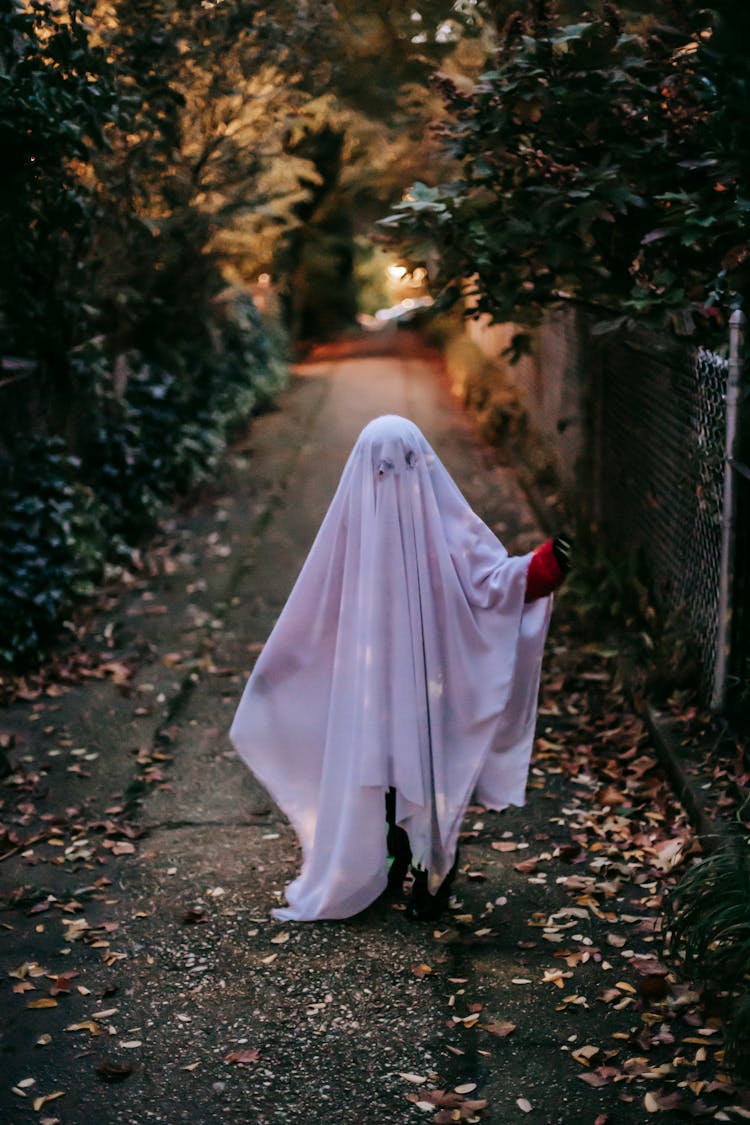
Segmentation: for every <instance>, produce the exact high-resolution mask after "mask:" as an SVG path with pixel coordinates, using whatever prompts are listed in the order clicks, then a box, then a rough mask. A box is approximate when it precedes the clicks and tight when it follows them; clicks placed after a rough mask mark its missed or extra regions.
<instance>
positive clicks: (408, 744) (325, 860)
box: [230, 415, 564, 921]
mask: <svg viewBox="0 0 750 1125" xmlns="http://www.w3.org/2000/svg"><path fill="white" fill-rule="evenodd" d="M563 570H564V559H563V555H562V553H561V549H560V543H556V544H555V545H553V544H552V543H551V542H550V543H547V544H545V545H544V546H543V547H542V548H541V549H540V550H539V551H537V552H535V553H533V554H528V555H522V556H517V557H510V556H509V555H508V553H507V551H506V550H505V548H504V547H503V546H502V544H501V543H500V541H499V540H498V539H497V537H496V536H495V535H494V534H493V533H492V532H491V531H490V529H489V528H488V527H487V526H486V525H485V524H484V523H483V522H482V520H481V519H480V518H479V517H478V516H477V515H475V513H474V512H473V511H472V509H471V508H470V507H469V505H468V503H467V501H466V500H465V499H464V497H463V495H462V494H461V492H460V491H459V489H458V487H457V486H456V484H455V483H454V481H453V479H452V478H451V476H450V475H449V473H448V472H447V470H446V469H445V467H444V466H443V465H442V463H441V462H440V460H439V458H438V457H437V455H436V454H435V453H434V451H433V450H432V448H431V447H430V445H429V444H428V442H427V441H426V440H425V438H424V436H423V435H422V433H421V432H420V430H419V429H418V428H417V427H416V426H415V425H414V424H413V423H412V422H410V421H408V420H407V419H405V418H400V417H398V416H396V415H386V416H385V417H382V418H376V419H375V420H374V421H373V422H370V423H369V425H367V426H366V427H365V429H364V430H363V431H362V433H361V434H360V436H359V438H358V439H357V442H356V444H355V446H354V449H353V450H352V452H351V454H350V456H349V459H348V461H347V463H346V466H345V468H344V471H343V474H342V476H341V481H340V483H339V486H338V489H337V490H336V493H335V495H334V497H333V500H332V502H331V505H330V507H329V509H328V512H327V513H326V516H325V518H324V520H323V523H322V525H321V527H320V530H319V532H318V534H317V536H316V538H315V541H314V543H313V545H312V547H311V549H310V553H309V555H308V556H307V559H306V561H305V563H304V566H303V567H302V570H301V572H300V574H299V577H298V579H297V581H296V583H295V585H294V588H293V590H292V592H291V594H290V596H289V599H288V601H287V603H286V605H285V607H284V609H283V611H282V613H281V616H280V617H279V619H278V621H277V623H276V625H275V627H274V629H273V632H272V633H271V636H270V637H269V639H268V641H267V643H266V645H265V647H264V649H263V651H262V653H261V655H260V656H259V658H258V661H257V663H256V665H255V668H254V670H253V673H252V675H251V676H250V678H249V680H248V682H247V685H246V687H245V690H244V693H243V695H242V698H241V700H240V703H239V706H238V708H237V712H236V714H235V717H234V721H233V723H232V727H231V730H230V738H231V741H232V743H233V745H234V747H235V749H236V751H237V752H238V754H239V755H240V756H241V757H242V758H243V760H244V761H245V762H246V764H247V765H248V766H249V767H250V769H251V770H252V771H253V773H254V774H255V775H256V777H257V778H258V779H259V780H260V781H261V782H262V783H263V785H264V786H265V787H266V788H267V789H268V791H269V793H270V794H271V795H272V796H273V798H274V799H275V800H276V801H277V803H278V804H279V806H280V807H281V809H282V810H283V811H284V813H286V815H287V816H288V818H289V820H290V821H291V823H292V825H293V827H294V829H295V831H296V833H297V835H298V837H299V840H300V843H301V845H302V853H303V855H302V871H301V874H300V875H299V877H298V878H297V879H295V880H294V882H292V883H291V884H290V885H289V886H288V887H287V889H286V897H287V902H288V905H287V906H286V907H283V908H281V909H277V910H275V911H274V912H273V913H274V915H275V916H276V917H277V918H279V919H292V920H296V921H315V920H320V919H334V918H347V917H350V916H351V915H354V914H357V913H358V912H359V911H361V910H363V909H364V908H365V907H367V906H368V905H369V904H370V903H372V902H373V901H374V900H375V899H376V898H378V896H379V895H381V894H382V892H383V891H384V890H385V889H386V887H387V886H388V871H387V852H386V846H387V845H386V831H385V823H384V811H385V810H384V795H386V794H388V795H389V796H388V803H389V817H388V819H389V821H390V827H391V830H390V831H389V833H388V836H389V838H390V839H393V838H394V831H393V830H394V829H397V830H400V831H396V833H395V836H396V837H397V838H400V839H401V840H402V841H404V842H405V841H407V840H408V844H406V843H405V844H404V846H403V847H401V849H400V852H401V860H400V861H402V860H403V855H404V852H405V849H406V848H408V850H409V851H410V860H411V863H412V864H414V866H415V869H416V875H415V894H419V895H421V896H422V898H421V899H420V900H419V902H417V903H416V905H415V909H414V911H413V913H414V914H415V916H417V917H421V916H424V917H426V916H429V915H430V911H429V906H427V908H426V909H423V908H424V905H425V903H427V904H429V902H430V901H431V899H432V896H436V897H435V898H434V899H432V900H433V901H439V896H440V888H441V887H445V885H446V878H447V876H448V875H449V873H450V872H451V869H452V867H453V864H454V859H455V853H456V844H457V838H458V833H459V829H460V826H461V822H462V819H463V816H464V813H465V811H466V807H467V805H468V804H469V802H470V800H471V798H472V795H474V796H475V799H476V800H477V801H478V802H479V803H480V804H482V805H484V806H486V807H488V808H491V809H503V808H505V807H507V806H508V805H521V804H523V803H524V796H525V789H526V779H527V774H528V768H529V758H530V754H531V748H532V742H533V738H534V727H535V720H536V702H537V693H538V688H539V676H540V669H541V661H542V652H543V647H544V641H545V637H546V633H547V627H548V624H549V617H550V609H551V598H550V597H549V596H546V595H548V594H549V593H550V591H551V589H552V588H554V586H555V585H557V584H558V582H559V581H560V580H561V578H562V573H563ZM403 874H405V871H404V872H403ZM391 883H392V884H393V880H391Z"/></svg>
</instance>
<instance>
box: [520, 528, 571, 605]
mask: <svg viewBox="0 0 750 1125" xmlns="http://www.w3.org/2000/svg"><path fill="white" fill-rule="evenodd" d="M554 543H555V541H554V539H548V540H547V542H546V543H542V545H541V547H537V549H536V550H535V551H534V554H533V555H532V556H531V562H530V563H529V569H528V570H527V571H526V597H525V599H524V600H525V601H527V602H533V601H536V599H537V598H546V597H547V595H548V594H551V593H552V592H553V590H556V589H557V587H558V586H559V585H560V584H561V583H562V580H563V578H564V577H565V573H564V571H563V569H562V567H561V566H560V564H559V563H558V561H557V559H556V557H555V551H554Z"/></svg>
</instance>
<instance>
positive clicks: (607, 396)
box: [599, 333, 727, 692]
mask: <svg viewBox="0 0 750 1125" xmlns="http://www.w3.org/2000/svg"><path fill="white" fill-rule="evenodd" d="M726 379H727V362H726V360H724V359H723V358H721V357H720V356H718V355H716V354H715V353H713V352H710V351H706V350H704V349H697V350H692V351H691V350H689V349H683V348H676V347H675V348H669V349H668V350H662V349H660V348H659V345H658V341H655V340H653V339H651V338H650V337H649V336H647V335H646V334H645V333H644V334H643V335H642V336H641V337H640V338H638V339H635V340H631V341H629V342H628V343H627V344H626V345H625V346H623V345H622V343H619V344H618V346H617V347H612V348H606V349H605V351H604V352H603V370H602V378H601V384H600V385H601V408H600V415H599V429H600V433H599V441H600V443H601V461H600V463H601V476H602V479H601V482H600V499H601V514H602V523H603V527H604V530H605V533H606V534H607V536H608V537H609V538H610V539H611V540H612V541H613V542H616V543H617V544H619V545H620V546H621V547H623V548H625V549H631V548H636V549H639V550H640V552H641V553H642V556H643V559H644V562H645V564H646V568H647V572H648V576H649V579H650V584H651V587H652V590H653V593H654V596H655V598H656V601H657V603H658V604H659V606H660V608H661V609H662V610H663V611H665V612H666V614H667V618H668V621H669V625H670V627H671V628H672V629H674V630H677V631H679V632H681V633H682V634H683V635H684V636H685V637H686V638H687V639H689V640H690V641H691V643H692V644H693V645H694V646H695V648H696V650H697V652H698V655H699V660H700V666H701V669H700V671H701V679H702V682H703V687H704V689H705V690H706V692H709V691H710V687H711V680H712V677H713V671H714V664H715V658H716V649H717V636H718V604H719V579H720V567H721V520H722V504H723V484H724V440H725V427H726V422H725V388H726Z"/></svg>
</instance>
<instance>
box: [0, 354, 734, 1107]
mask: <svg viewBox="0 0 750 1125" xmlns="http://www.w3.org/2000/svg"><path fill="white" fill-rule="evenodd" d="M409 340H410V338H409V337H405V338H402V341H401V347H400V349H398V350H397V351H396V352H395V353H394V354H392V355H390V356H387V355H381V356H377V355H372V354H370V355H357V354H356V352H355V353H354V354H351V353H350V354H346V352H345V351H344V352H343V353H342V351H341V349H339V351H338V352H329V353H326V352H321V353H318V354H317V356H315V357H313V359H312V360H311V361H309V362H307V363H305V364H303V365H301V366H300V367H299V369H298V371H297V373H296V376H295V378H294V379H293V381H292V384H291V386H290V388H289V390H288V391H287V392H285V393H284V395H283V396H282V399H281V402H280V407H281V409H280V410H279V411H277V412H275V413H273V414H269V415H267V416H265V417H263V418H260V419H257V420H256V421H254V422H253V425H252V428H251V429H250V431H249V433H248V435H247V437H246V438H245V439H244V440H243V441H241V442H239V443H238V444H236V445H235V446H234V447H233V449H232V450H230V452H229V453H228V455H227V457H226V458H225V460H224V464H223V468H222V472H221V476H220V478H219V479H218V481H217V483H216V485H215V486H214V487H213V488H212V489H211V490H207V491H205V492H204V493H203V494H202V495H201V496H200V497H199V498H197V499H196V501H195V503H194V504H193V506H192V507H191V508H190V509H189V510H187V511H184V512H182V513H180V514H178V515H176V516H175V517H174V519H172V520H170V521H169V522H168V523H166V524H164V525H163V527H162V531H161V535H160V537H159V538H158V539H157V540H156V541H155V542H154V544H153V545H152V548H151V549H150V551H149V552H148V554H147V556H146V558H145V560H144V569H143V572H142V573H141V574H139V575H138V576H136V578H135V579H134V580H133V581H132V583H130V584H129V585H125V586H122V587H120V588H118V589H112V590H109V591H107V592H106V604H105V606H104V607H103V609H102V611H101V612H100V613H99V614H98V615H95V616H93V617H91V618H89V619H87V620H86V621H82V623H81V631H82V648H83V655H82V656H81V657H80V658H76V659H71V658H70V657H68V659H67V660H66V661H65V662H62V661H58V663H57V665H56V666H55V667H56V669H57V670H56V671H55V668H53V666H50V668H48V669H46V670H45V674H44V675H43V676H42V677H41V678H38V679H37V680H34V681H29V682H28V683H27V684H26V685H25V688H23V690H22V692H21V695H20V697H19V698H18V699H17V700H16V702H15V703H14V704H12V705H11V706H9V707H8V708H7V709H6V710H5V712H4V713H3V715H2V718H1V719H0V729H2V731H3V737H4V739H5V742H6V744H7V745H8V746H10V751H9V754H10V760H11V764H12V767H13V769H12V773H11V774H10V776H9V777H8V778H6V781H5V784H4V787H3V789H2V802H3V805H2V821H3V824H4V828H5V834H4V836H3V837H2V844H1V845H0V877H1V878H2V895H3V906H4V909H3V911H2V913H0V974H1V975H0V989H2V993H3V1003H4V1011H5V1013H6V1015H5V1020H4V1023H3V1025H2V1032H1V1034H2V1049H3V1060H4V1062H3V1067H2V1075H3V1077H2V1081H1V1083H0V1118H2V1120H3V1121H8V1122H19V1123H20V1122H32V1121H34V1122H40V1123H42V1125H57V1123H59V1125H86V1123H89V1122H92V1121H97V1122H101V1123H103V1125H110V1123H122V1125H125V1123H127V1125H146V1123H149V1122H165V1123H169V1125H175V1123H177V1122H191V1123H197V1122H200V1123H201V1125H212V1123H214V1122H216V1123H218V1122H234V1123H237V1125H239V1123H243V1125H245V1123H247V1122H257V1123H259V1125H261V1123H265V1125H271V1123H276V1122H279V1123H280V1122H290V1123H295V1125H296V1123H299V1122H307V1121H309V1122H319V1121H335V1122H347V1123H351V1125H362V1123H363V1122H365V1121H380V1122H384V1123H388V1125H397V1123H402V1122H403V1123H404V1125H406V1123H410V1122H416V1121H428V1122H430V1121H432V1122H436V1123H438V1125H439V1123H440V1122H449V1121H458V1120H462V1121H483V1122H493V1123H497V1125H500V1123H507V1122H516V1121H526V1122H533V1123H545V1122H548V1123H565V1125H578V1123H582V1122H588V1123H591V1125H594V1123H595V1122H598V1123H600V1125H601V1123H603V1122H613V1123H616V1122H640V1121H650V1120H652V1117H656V1119H657V1120H662V1121H667V1122H669V1121H678V1120H684V1119H685V1117H686V1116H687V1117H692V1116H697V1117H706V1118H709V1119H716V1120H724V1121H726V1120H730V1121H731V1120H740V1119H742V1118H747V1117H748V1116H750V1103H748V1102H747V1101H743V1095H742V1093H741V1092H738V1091H735V1090H734V1089H733V1087H732V1085H731V1083H730V1082H729V1080H728V1078H727V1077H726V1074H725V1073H724V1071H723V1068H722V1061H721V1048H722V1033H721V1027H720V1024H719V1021H718V1019H717V1013H716V1012H714V1011H712V1010H706V1009H705V1008H703V1007H701V1003H700V998H699V996H698V994H697V992H695V991H694V990H693V989H692V988H691V986H690V984H689V983H688V982H684V981H679V980H678V979H676V978H674V977H673V976H671V975H668V974H666V972H665V967H664V966H663V965H662V964H661V963H660V961H659V948H658V941H657V939H656V934H655V930H656V927H657V924H658V919H659V914H660V907H661V899H662V894H663V892H664V890H665V887H666V886H668V884H669V882H670V880H671V879H672V878H673V876H674V872H675V871H677V870H678V869H679V867H680V865H681V864H682V863H683V862H684V861H685V859H686V857H688V856H689V855H690V854H691V852H692V851H693V849H694V848H695V843H694V839H693V836H692V833H691V830H690V828H689V827H688V824H687V821H686V817H685V814H684V811H683V809H682V808H681V806H680V805H679V804H678V802H677V801H676V799H675V797H674V796H673V794H672V792H671V790H670V788H669V786H668V784H667V783H666V781H665V779H664V777H663V775H662V774H661V772H660V769H659V767H658V766H657V763H656V760H655V757H654V755H653V753H652V751H651V748H650V746H649V743H648V737H647V734H646V732H645V731H644V729H643V726H642V724H641V722H640V721H639V720H638V719H636V718H634V717H633V716H632V715H631V714H630V713H629V711H628V709H627V707H626V706H625V703H624V700H623V695H622V692H621V691H620V689H619V687H618V684H617V683H616V682H615V680H614V672H613V669H614V660H613V656H614V654H613V653H611V652H609V651H606V650H602V648H600V647H599V646H598V645H597V641H596V638H593V637H589V638H582V637H580V636H579V635H577V631H576V630H577V626H576V623H575V618H574V616H573V614H572V607H570V608H566V606H565V600H564V599H561V602H560V605H559V606H558V610H557V612H556V615H555V622H554V627H553V630H552V633H551V636H550V640H549V646H548V657H547V661H546V672H545V682H544V687H543V695H542V702H541V712H540V724H539V739H538V742H537V750H536V756H535V761H534V765H533V770H532V774H531V778H530V788H529V799H528V803H527V805H526V807H525V808H523V809H515V810H510V811H508V812H506V813H503V814H493V813H488V812H485V811H484V810H482V809H481V808H478V807H474V808H472V809H470V810H469V814H468V816H467V819H466V824H465V834H464V840H463V846H462V853H461V875H460V877H459V879H458V881H457V885H456V890H457V895H458V898H457V900H456V901H455V903H454V905H453V908H452V909H451V911H450V912H449V914H448V915H447V916H446V917H445V919H444V920H441V921H440V923H439V924H437V925H436V926H434V927H433V926H415V925H412V924H410V923H409V922H408V921H407V919H406V918H405V916H404V912H403V904H400V903H396V904H393V903H390V902H385V901H383V902H379V903H376V904H375V905H374V906H373V907H371V908H370V909H369V910H368V911H366V912H365V913H364V914H363V915H361V916H360V917H358V918H356V919H352V920H350V921H347V922H341V923H324V924H319V925H291V924H286V925H280V924H277V923H275V922H273V921H271V920H270V918H269V909H270V907H272V906H273V905H275V904H276V902H277V901H278V897H279V895H280V893H281V889H282V887H283V885H284V884H285V883H286V882H287V881H288V880H289V878H290V877H291V876H292V874H293V873H294V872H295V870H296V869H297V867H298V862H299V857H298V848H297V844H296V841H295V839H294V836H293V834H292V832H291V830H290V829H289V827H288V825H287V824H286V823H285V821H284V820H283V818H282V817H281V816H280V814H279V813H278V811H277V810H276V809H275V808H274V807H273V805H272V804H271V802H270V801H269V800H268V798H267V796H266V794H265V793H264V792H263V791H262V790H261V789H260V788H259V786H258V785H257V784H256V783H255V782H254V781H253V779H252V778H251V777H250V776H249V774H248V773H247V771H246V770H245V767H244V766H243V765H242V764H241V763H240V762H238V761H237V760H236V758H235V756H234V754H233V752H232V750H231V747H230V746H229V743H228V741H227V737H226V732H227V728H228V726H229V723H230V721H231V717H232V714H233V711H234V708H235V706H236V704H237V701H238V699H239V694H240V692H241V690H242V686H243V684H244V681H245V677H246V675H247V673H248V671H249V669H250V667H251V665H252V661H253V658H254V656H255V655H256V654H257V652H258V651H259V649H260V647H261V646H262V643H263V641H264V639H265V637H266V636H267V634H268V631H269V629H270V627H271V625H272V623H273V621H274V619H275V616H276V615H277V613H278V611H279V609H280V607H281V606H282V604H283V602H284V599H285V597H286V595H287V593H288V591H289V588H290V586H291V583H292V581H293V578H294V576H295V574H296V572H297V570H298V568H299V565H300V563H301V561H302V559H303V557H304V554H305V552H306V549H307V547H308V546H309V544H310V541H311V539H312V536H313V535H314V533H315V531H316V529H317V527H318V525H319V522H320V519H321V517H322V515H323V512H324V511H325V508H326V505H327V503H328V501H329V499H330V496H331V495H332V492H333V489H334V487H335V485H336V482H337V480H338V477H339V473H340V470H341V467H342V464H343V461H344V459H345V457H346V455H347V453H348V451H349V449H350V447H351V445H352V442H353V440H354V438H355V437H356V434H357V433H358V431H359V430H360V428H361V427H362V425H363V424H364V423H365V422H366V421H368V420H369V419H370V418H371V417H373V416H374V415H376V414H379V413H384V412H387V411H395V412H398V413H403V414H406V415H408V416H410V417H412V418H413V419H414V420H415V421H416V422H417V423H418V424H419V425H420V426H421V427H422V428H423V429H424V430H425V432H426V433H427V435H428V436H429V438H430V439H431V440H432V442H433V444H434V445H435V447H436V449H437V450H438V451H439V453H440V454H441V456H442V457H443V458H444V460H445V462H446V463H447V465H448V467H449V469H450V471H451V472H452V473H453V474H454V475H455V476H456V478H457V480H458V481H459V483H460V485H461V487H462V488H463V489H464V491H465V492H466V494H467V496H468V498H469V499H470V501H471V503H472V504H473V505H474V506H475V507H476V508H477V509H478V510H479V511H480V512H482V514H483V515H484V516H485V518H486V519H487V520H488V522H489V523H490V524H491V526H493V527H494V528H495V529H496V530H497V532H498V533H499V534H500V535H501V537H502V538H504V540H505V541H506V542H507V543H508V545H509V546H510V547H511V549H513V550H525V549H528V548H529V547H530V546H533V545H534V544H535V543H536V542H537V541H538V540H539V539H540V537H541V533H540V532H539V530H538V528H537V526H536V525H535V521H534V518H533V515H532V513H531V511H530V509H529V507H528V504H527V502H526V500H525V498H524V495H523V493H522V492H521V490H520V488H519V486H518V484H517V482H516V480H515V478H514V475H513V472H512V470H510V469H508V468H500V467H497V466H494V465H493V464H492V463H491V462H490V460H489V459H488V456H487V454H486V451H485V450H484V449H483V448H482V447H481V446H480V445H479V443H478V442H477V440H476V438H475V436H474V434H473V432H472V430H471V427H470V425H469V423H468V421H467V419H466V417H465V416H464V415H463V414H462V413H461V411H460V410H459V409H458V408H457V406H456V405H455V403H454V402H453V401H451V399H450V397H449V395H448V393H447V390H446V388H445V386H444V382H443V380H442V377H441V374H440V372H439V369H438V365H437V363H436V361H435V360H434V358H433V357H432V356H430V355H429V353H422V352H420V351H419V350H418V349H417V348H416V347H415V346H414V345H413V343H412V344H411V345H410V346H409V347H406V346H405V343H404V341H409ZM745 1106H747V1107H748V1108H743V1107H745Z"/></svg>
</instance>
